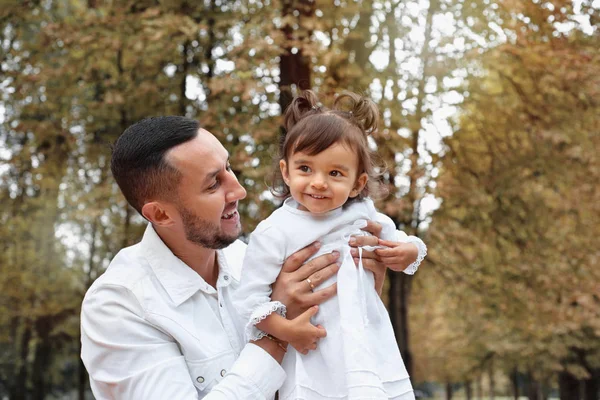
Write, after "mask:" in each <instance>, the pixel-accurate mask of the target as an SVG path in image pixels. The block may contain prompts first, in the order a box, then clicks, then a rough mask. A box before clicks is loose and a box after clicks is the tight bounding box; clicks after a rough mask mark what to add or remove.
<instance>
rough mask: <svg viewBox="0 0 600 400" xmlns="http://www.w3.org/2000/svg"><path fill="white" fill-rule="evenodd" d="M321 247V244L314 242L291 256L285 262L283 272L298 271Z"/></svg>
mask: <svg viewBox="0 0 600 400" xmlns="http://www.w3.org/2000/svg"><path fill="white" fill-rule="evenodd" d="M320 247H321V243H319V242H314V243H312V244H310V245H308V246H306V247H305V248H303V249H301V250H298V251H297V252H295V253H294V254H292V255H291V256H289V257H288V258H287V260H285V262H284V263H283V266H282V268H281V270H282V271H283V272H294V271H296V270H297V269H298V268H299V267H300V266H301V265H302V264H304V262H305V261H306V260H308V259H309V258H310V257H311V256H312V255H313V254H315V253H316V252H317V251H318V250H319V248H320Z"/></svg>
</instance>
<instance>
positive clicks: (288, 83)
mask: <svg viewBox="0 0 600 400" xmlns="http://www.w3.org/2000/svg"><path fill="white" fill-rule="evenodd" d="M295 11H297V18H298V19H300V18H302V17H304V18H306V17H309V18H310V17H311V16H312V15H313V14H314V12H315V2H314V1H311V0H286V1H284V2H283V10H282V15H283V16H284V17H285V16H289V15H294V12H295ZM282 31H283V34H284V35H285V38H286V40H288V41H289V42H290V43H291V42H292V41H297V40H300V39H302V38H301V37H298V34H297V32H296V31H295V30H294V28H293V26H292V24H289V23H288V24H286V25H285V26H284V27H283V28H282ZM293 49H295V53H294V52H293ZM279 77H280V80H279V107H280V108H281V113H282V114H283V113H284V112H285V109H286V108H287V107H288V106H289V105H290V103H291V102H292V99H293V97H294V95H293V93H292V85H296V86H297V87H298V89H300V90H306V89H310V87H311V82H310V62H309V60H308V58H307V57H305V56H304V54H303V52H302V48H297V47H293V46H292V45H291V44H290V45H286V46H285V49H284V51H283V54H281V56H280V57H279Z"/></svg>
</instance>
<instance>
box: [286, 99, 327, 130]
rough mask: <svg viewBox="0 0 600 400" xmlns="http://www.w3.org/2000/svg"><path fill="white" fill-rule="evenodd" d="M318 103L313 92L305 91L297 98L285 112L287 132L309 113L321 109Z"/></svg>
mask: <svg viewBox="0 0 600 400" xmlns="http://www.w3.org/2000/svg"><path fill="white" fill-rule="evenodd" d="M318 103H319V99H318V97H317V95H316V94H315V92H313V91H312V90H305V91H304V92H302V94H301V95H300V96H297V97H295V98H294V100H292V102H291V103H290V105H289V106H288V108H286V110H285V114H284V120H283V127H284V128H285V130H286V131H287V132H289V131H290V130H291V129H292V128H293V126H294V125H296V123H297V122H298V121H300V120H301V119H302V118H304V117H305V116H306V115H308V113H314V112H316V111H317V110H318V109H319V107H318V105H317V104H318Z"/></svg>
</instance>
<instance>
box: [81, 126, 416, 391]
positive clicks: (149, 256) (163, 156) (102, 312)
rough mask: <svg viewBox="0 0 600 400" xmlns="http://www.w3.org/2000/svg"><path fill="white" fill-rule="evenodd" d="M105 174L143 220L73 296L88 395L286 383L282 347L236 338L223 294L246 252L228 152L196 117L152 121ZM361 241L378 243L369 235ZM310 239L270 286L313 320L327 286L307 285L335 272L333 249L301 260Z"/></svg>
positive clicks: (239, 193)
mask: <svg viewBox="0 0 600 400" xmlns="http://www.w3.org/2000/svg"><path fill="white" fill-rule="evenodd" d="M111 170H112V172H113V175H114V177H115V179H116V181H117V183H118V185H119V187H120V188H121V190H122V192H123V194H124V195H125V198H126V199H127V201H128V202H129V203H130V204H131V205H132V206H133V207H134V208H135V209H136V210H137V211H138V212H140V214H142V215H143V216H144V218H146V219H147V220H148V221H149V222H150V224H149V225H148V227H147V229H146V232H145V234H144V237H143V239H142V241H141V242H140V243H138V244H136V245H134V246H131V247H128V248H125V249H123V250H122V251H120V252H119V253H118V254H117V256H116V257H115V258H114V260H113V261H112V262H111V264H110V266H109V268H108V269H107V271H106V272H105V273H104V275H102V276H101V277H100V278H98V279H97V280H96V282H94V284H93V285H92V287H90V289H89V290H88V292H87V294H86V296H85V298H84V301H83V304H82V313H81V341H82V351H81V357H82V359H83V362H84V364H85V366H86V368H87V370H88V372H89V374H90V382H91V387H92V391H93V393H94V395H95V396H96V398H97V399H99V400H101V399H109V398H110V399H173V400H175V399H177V400H179V399H198V398H204V399H207V400H208V399H211V400H215V399H270V398H272V397H273V396H274V394H275V392H276V391H277V389H278V388H279V387H280V386H281V384H282V383H283V380H284V379H285V373H284V372H283V370H282V369H281V367H280V365H279V364H280V363H281V360H282V359H283V356H284V354H285V349H286V344H285V343H281V342H279V341H278V340H276V339H274V338H268V337H265V338H262V339H261V340H259V341H256V342H253V343H249V344H245V343H244V342H243V338H242V336H241V335H242V333H241V332H243V330H242V329H240V327H239V326H238V325H237V324H238V322H237V318H236V317H235V310H233V308H232V305H231V302H230V296H231V291H232V290H233V289H234V288H235V287H236V285H237V284H238V283H239V280H240V275H241V265H242V259H243V257H244V251H245V244H243V243H242V242H240V241H237V240H236V239H237V237H238V236H239V234H240V230H241V225H240V217H239V214H238V212H237V204H238V201H239V200H241V199H243V198H244V197H245V195H246V191H245V190H244V188H242V186H240V184H239V183H238V181H237V179H236V177H235V175H234V174H233V173H232V171H231V168H230V166H229V161H228V153H227V151H226V150H225V148H224V147H223V146H222V145H221V143H219V141H218V140H217V139H216V138H215V137H214V136H213V135H212V134H211V133H209V132H208V131H206V130H204V129H201V128H200V126H199V123H198V122H197V121H194V120H191V119H187V118H183V117H156V118H150V119H146V120H143V121H140V122H138V123H136V124H134V125H132V126H131V127H129V128H128V129H127V130H126V131H125V132H124V133H123V135H121V137H120V138H119V139H118V140H117V142H116V143H115V146H114V151H113V156H112V162H111ZM378 229H380V227H378V226H377V225H376V224H369V226H368V227H367V228H366V230H369V231H371V232H372V233H377V230H378ZM358 240H359V242H358V243H357V245H376V244H377V237H360V238H358ZM317 246H318V244H315V245H313V246H309V247H308V248H306V249H303V250H301V251H300V252H298V253H296V254H295V255H293V256H291V257H290V258H289V259H288V260H287V261H286V262H285V264H284V265H283V269H282V273H281V274H280V277H279V279H278V281H277V282H276V283H275V285H274V287H273V293H272V298H273V299H274V300H279V301H281V302H282V303H284V304H286V306H287V308H288V314H290V315H292V316H296V315H299V314H301V313H306V315H307V318H308V317H310V315H312V314H311V313H314V312H315V311H314V309H315V308H314V307H311V306H312V305H315V304H320V303H322V302H323V301H325V300H327V299H329V298H330V297H331V296H333V295H334V294H335V285H333V286H330V287H328V288H326V289H322V290H319V291H315V292H314V293H313V292H312V290H311V286H312V287H314V286H318V285H319V284H320V283H322V282H323V281H325V280H326V279H328V278H329V277H330V276H332V275H333V274H335V273H336V272H337V269H338V266H337V264H336V259H337V256H338V255H337V254H329V255H324V256H321V257H319V258H317V259H314V260H312V261H311V262H309V263H307V264H305V265H302V264H303V263H304V261H306V260H307V259H308V258H309V257H310V256H311V255H312V254H314V253H315V251H316V250H317V248H318V247H317ZM371 256H372V257H374V256H373V255H371ZM363 257H364V256H363ZM407 265H408V264H407ZM365 266H366V267H367V268H369V269H372V270H373V271H374V272H375V275H376V278H377V279H376V282H377V283H376V285H378V288H379V290H380V289H381V285H382V282H383V277H384V271H385V268H384V266H383V265H382V264H381V263H379V262H377V261H376V260H375V259H371V260H365ZM325 328H326V327H325ZM323 334H324V333H323Z"/></svg>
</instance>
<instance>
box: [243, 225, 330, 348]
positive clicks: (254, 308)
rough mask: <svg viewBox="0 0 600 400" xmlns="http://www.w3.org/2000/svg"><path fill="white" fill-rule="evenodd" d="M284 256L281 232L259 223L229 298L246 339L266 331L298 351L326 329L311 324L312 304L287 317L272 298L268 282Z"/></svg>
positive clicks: (280, 306)
mask: <svg viewBox="0 0 600 400" xmlns="http://www.w3.org/2000/svg"><path fill="white" fill-rule="evenodd" d="M284 256H285V238H284V237H283V235H282V234H281V233H280V232H278V230H277V229H275V228H273V227H272V226H266V225H265V224H260V225H259V226H258V227H257V229H256V230H255V231H254V233H253V234H252V235H251V236H250V243H248V247H247V249H246V256H245V258H244V263H243V266H242V278H241V282H240V284H239V286H238V288H236V290H235V291H234V293H233V296H232V299H233V303H234V306H235V308H236V310H237V311H238V313H239V314H240V316H241V317H242V318H243V320H244V321H245V329H244V336H245V339H246V340H247V341H256V340H259V339H261V338H263V337H264V336H266V335H268V334H269V335H272V336H275V337H276V338H278V339H280V340H282V341H285V342H290V344H292V345H293V346H294V347H295V348H296V349H297V350H298V351H300V352H303V351H307V349H308V350H309V349H311V348H312V344H313V343H315V342H316V339H317V338H318V337H322V336H324V335H325V332H324V330H323V329H322V328H318V327H315V326H313V325H312V324H310V316H312V315H314V313H316V310H313V309H312V308H311V309H309V310H307V311H306V312H305V313H304V314H302V315H300V316H298V317H297V318H295V319H293V320H291V321H288V320H287V319H286V318H285V316H286V307H285V305H284V304H282V303H281V302H279V301H272V300H271V298H270V296H271V284H273V282H275V280H276V279H277V276H278V275H279V272H280V271H281V267H282V264H283V261H284V259H283V257H284ZM307 342H309V343H308V345H307Z"/></svg>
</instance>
